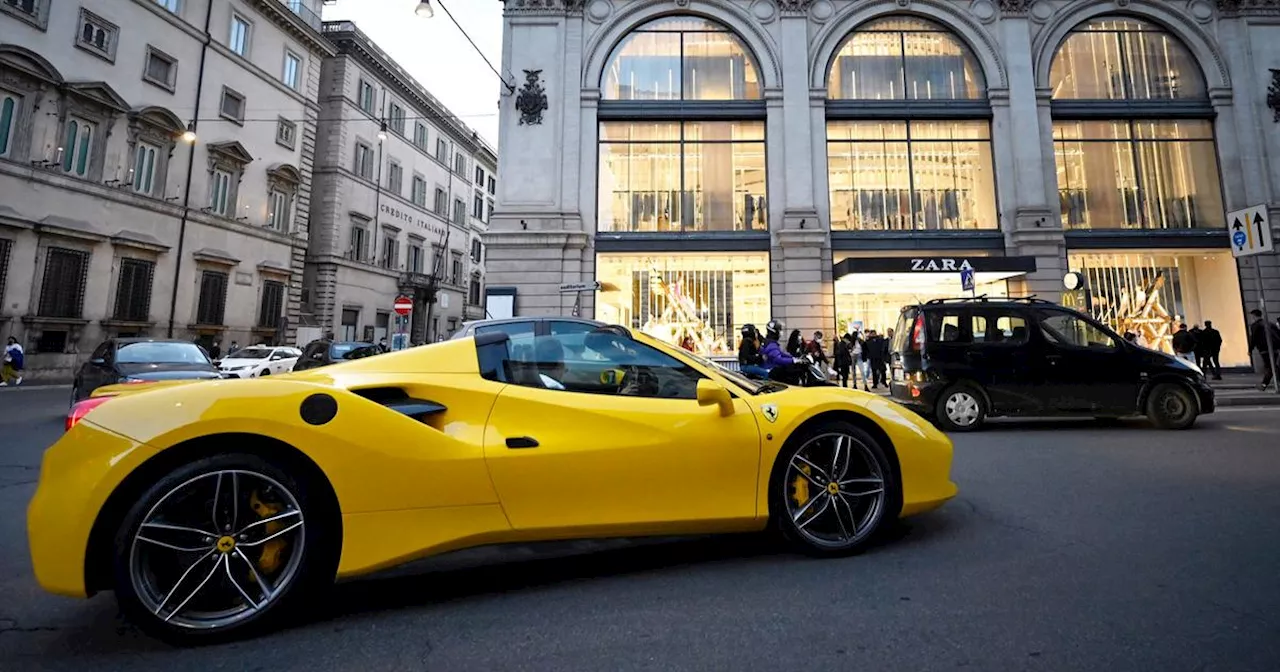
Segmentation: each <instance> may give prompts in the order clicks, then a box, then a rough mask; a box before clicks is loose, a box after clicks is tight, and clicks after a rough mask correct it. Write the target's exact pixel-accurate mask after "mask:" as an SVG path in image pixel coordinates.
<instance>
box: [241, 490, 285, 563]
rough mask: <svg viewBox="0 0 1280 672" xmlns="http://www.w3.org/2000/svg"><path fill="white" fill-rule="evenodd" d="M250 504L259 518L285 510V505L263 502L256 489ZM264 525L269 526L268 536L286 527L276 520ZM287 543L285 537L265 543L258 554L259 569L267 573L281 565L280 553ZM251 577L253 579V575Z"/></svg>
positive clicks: (250, 496)
mask: <svg viewBox="0 0 1280 672" xmlns="http://www.w3.org/2000/svg"><path fill="white" fill-rule="evenodd" d="M249 506H250V508H252V509H253V512H254V513H256V514H258V517H259V518H264V519H265V518H270V517H271V516H274V515H276V514H278V513H280V512H281V511H282V510H283V507H282V506H280V505H279V504H267V503H266V502H263V501H262V500H261V499H259V498H258V491H256V490H255V491H254V492H253V494H251V495H249ZM264 527H266V528H267V534H266V536H268V537H269V536H271V535H273V534H275V533H276V532H279V531H280V528H282V527H284V523H281V522H280V521H278V520H274V521H272V522H270V523H267V524H266V525H265V526H264ZM286 543H287V542H285V540H284V539H272V540H271V541H268V542H267V543H265V544H263V545H262V554H261V555H259V556H258V569H261V570H262V571H263V572H264V573H266V574H272V573H274V572H275V571H276V569H277V568H279V567H280V554H281V553H283V552H284V549H285V544H286ZM250 578H251V579H252V578H253V577H250Z"/></svg>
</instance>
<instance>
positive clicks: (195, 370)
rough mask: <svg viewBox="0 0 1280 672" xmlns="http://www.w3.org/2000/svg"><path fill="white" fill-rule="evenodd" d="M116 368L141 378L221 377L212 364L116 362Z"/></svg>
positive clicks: (124, 373)
mask: <svg viewBox="0 0 1280 672" xmlns="http://www.w3.org/2000/svg"><path fill="white" fill-rule="evenodd" d="M116 370H117V371H119V372H120V373H121V375H125V376H128V377H130V378H137V379H139V380H172V379H179V378H218V377H220V375H219V374H218V370H217V369H215V368H214V367H213V365H211V364H177V363H175V364H164V363H161V364H116Z"/></svg>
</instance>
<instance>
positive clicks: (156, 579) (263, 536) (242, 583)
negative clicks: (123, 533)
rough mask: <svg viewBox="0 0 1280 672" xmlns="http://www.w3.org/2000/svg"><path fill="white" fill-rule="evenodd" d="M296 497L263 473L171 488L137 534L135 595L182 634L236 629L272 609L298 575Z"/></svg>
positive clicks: (213, 475) (208, 476)
mask: <svg viewBox="0 0 1280 672" xmlns="http://www.w3.org/2000/svg"><path fill="white" fill-rule="evenodd" d="M305 535H306V519H305V517H304V515H303V510H302V507H301V506H300V505H299V503H298V498H297V497H295V495H294V494H293V493H292V492H290V491H289V489H288V488H286V487H285V486H284V485H282V484H281V483H280V482H279V481H278V480H276V479H274V478H272V477H271V476H268V475H266V474H263V473H261V472H258V471H251V470H243V469H220V470H217V471H210V472H206V473H202V474H199V475H197V476H195V477H193V478H190V479H189V480H186V481H184V482H182V483H180V484H179V485H177V486H175V487H173V488H171V489H170V490H169V491H168V492H167V493H165V494H164V496H162V497H160V498H159V500H158V501H157V502H156V503H155V505H153V506H152V507H151V508H150V510H149V511H148V512H147V513H146V515H145V516H144V517H143V519H142V522H141V523H140V524H139V525H138V526H137V527H136V528H135V529H134V531H133V532H132V538H131V539H130V543H129V547H128V570H129V571H128V575H129V582H130V588H131V589H132V592H133V594H134V595H135V596H136V598H137V600H138V602H139V603H140V604H141V606H142V607H143V608H144V609H146V610H147V611H148V612H150V615H151V616H154V617H155V618H157V619H159V620H160V621H162V622H163V623H165V624H168V625H170V626H175V627H176V628H178V629H186V630H204V631H213V630H219V629H230V628H232V627H234V626H236V625H238V624H240V623H242V622H244V621H247V620H249V619H251V618H253V617H254V616H255V615H257V614H259V613H262V612H264V611H265V610H267V609H268V608H269V607H271V606H273V604H274V602H275V601H276V600H277V599H278V598H279V597H280V596H281V595H282V594H283V593H284V591H286V590H287V589H288V588H290V586H291V583H292V582H293V581H294V580H295V578H296V577H297V576H298V574H299V570H300V567H301V564H302V560H303V555H304V553H303V549H304V547H305V543H306V536H305Z"/></svg>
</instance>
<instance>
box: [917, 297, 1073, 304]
mask: <svg viewBox="0 0 1280 672" xmlns="http://www.w3.org/2000/svg"><path fill="white" fill-rule="evenodd" d="M988 302H998V303H1031V304H1040V303H1043V304H1049V305H1053V302H1052V301H1046V300H1044V299H1039V298H1036V296H1035V295H1034V294H1032V295H1031V296H995V297H989V296H987V295H986V294H983V295H982V296H961V297H956V298H952V299H931V300H929V301H926V302H925V305H926V306H937V305H942V304H946V303H988Z"/></svg>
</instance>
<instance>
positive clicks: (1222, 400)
mask: <svg viewBox="0 0 1280 672" xmlns="http://www.w3.org/2000/svg"><path fill="white" fill-rule="evenodd" d="M1259 382H1261V377H1260V376H1258V375H1256V374H1252V373H1224V374H1223V375H1222V380H1210V381H1209V384H1210V385H1212V386H1213V390H1214V392H1215V400H1216V403H1217V405H1218V406H1219V407H1227V406H1280V394H1276V393H1275V392H1274V391H1273V390H1272V388H1271V387H1268V388H1267V389H1266V391H1261V390H1259V389H1258V383H1259ZM858 389H862V388H858ZM871 392H872V393H873V394H878V395H880V396H882V397H887V396H889V390H888V388H884V387H882V388H880V389H876V390H871Z"/></svg>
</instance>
